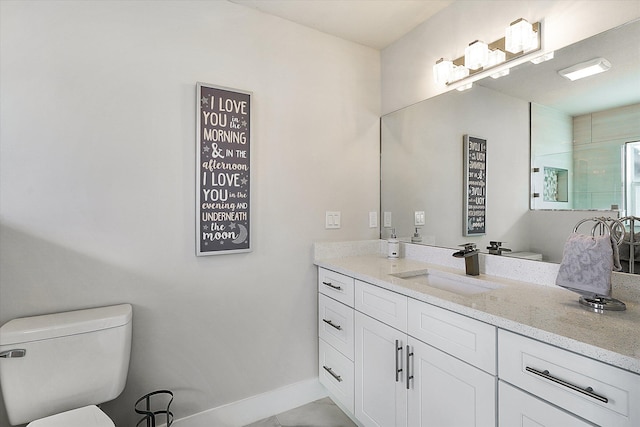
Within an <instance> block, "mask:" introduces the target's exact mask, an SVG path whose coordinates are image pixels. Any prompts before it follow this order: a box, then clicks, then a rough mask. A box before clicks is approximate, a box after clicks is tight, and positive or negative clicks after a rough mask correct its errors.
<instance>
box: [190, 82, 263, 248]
mask: <svg viewBox="0 0 640 427" xmlns="http://www.w3.org/2000/svg"><path fill="white" fill-rule="evenodd" d="M196 98H197V100H196V105H197V108H196V111H197V114H198V117H197V120H196V122H197V125H196V135H197V136H196V146H197V147H196V150H197V151H196V152H197V155H196V215H197V218H196V255H197V256H203V255H221V254H229V253H237V252H249V251H251V231H252V230H251V92H246V91H241V90H236V89H229V88H225V87H220V86H214V85H209V84H205V83H197V84H196Z"/></svg>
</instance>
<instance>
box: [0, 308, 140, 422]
mask: <svg viewBox="0 0 640 427" xmlns="http://www.w3.org/2000/svg"><path fill="white" fill-rule="evenodd" d="M132 312H133V310H132V308H131V305H130V304H120V305H114V306H109V307H99V308H92V309H87V310H77V311H70V312H65V313H55V314H47V315H42V316H33V317H23V318H19V319H14V320H10V321H9V322H7V323H5V324H4V325H2V327H0V387H1V388H2V395H3V398H4V404H5V407H6V410H7V415H8V417H9V422H10V423H11V425H19V424H24V423H29V424H28V427H115V425H114V423H113V421H112V420H111V419H110V418H109V417H108V416H107V414H105V413H104V412H102V411H101V410H100V409H99V408H98V406H96V405H98V404H100V403H103V402H108V401H110V400H113V399H115V398H116V397H118V395H120V393H122V390H123V389H124V386H125V383H126V380H127V373H128V370H129V356H130V354H131V321H132V316H133V313H132Z"/></svg>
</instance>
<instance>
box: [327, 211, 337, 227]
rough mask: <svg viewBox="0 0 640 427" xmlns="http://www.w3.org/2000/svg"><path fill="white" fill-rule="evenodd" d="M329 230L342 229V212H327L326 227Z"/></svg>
mask: <svg viewBox="0 0 640 427" xmlns="http://www.w3.org/2000/svg"><path fill="white" fill-rule="evenodd" d="M324 228H327V229H334V228H340V212H339V211H327V212H326V214H325V226H324Z"/></svg>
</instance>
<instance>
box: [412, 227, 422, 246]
mask: <svg viewBox="0 0 640 427" xmlns="http://www.w3.org/2000/svg"><path fill="white" fill-rule="evenodd" d="M420 242H422V236H421V235H420V233H418V227H416V232H415V233H413V236H411V243H420Z"/></svg>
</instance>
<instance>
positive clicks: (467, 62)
mask: <svg viewBox="0 0 640 427" xmlns="http://www.w3.org/2000/svg"><path fill="white" fill-rule="evenodd" d="M488 62H489V46H487V44H486V43H485V42H482V41H480V40H476V41H474V42H471V43H469V46H467V47H466V48H465V49H464V66H465V67H467V68H468V69H470V70H477V69H478V68H482V67H485V66H486V65H487V63H488Z"/></svg>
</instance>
